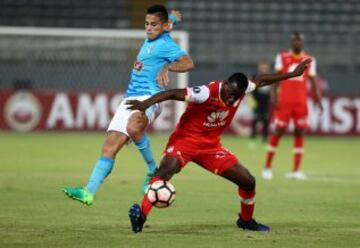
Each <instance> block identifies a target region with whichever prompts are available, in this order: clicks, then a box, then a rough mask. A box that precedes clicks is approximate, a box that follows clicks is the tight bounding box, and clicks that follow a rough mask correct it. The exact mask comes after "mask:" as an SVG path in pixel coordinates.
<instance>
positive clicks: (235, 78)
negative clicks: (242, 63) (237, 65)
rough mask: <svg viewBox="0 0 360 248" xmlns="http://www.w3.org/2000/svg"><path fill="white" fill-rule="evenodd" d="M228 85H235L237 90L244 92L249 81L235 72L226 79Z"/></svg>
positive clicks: (242, 74) (243, 75)
mask: <svg viewBox="0 0 360 248" xmlns="http://www.w3.org/2000/svg"><path fill="white" fill-rule="evenodd" d="M227 81H228V82H230V83H236V84H237V87H238V89H239V90H241V91H244V92H245V90H246V89H247V87H248V85H249V80H248V78H247V76H246V75H245V74H244V73H241V72H236V73H234V74H232V75H231V76H230V77H229V78H228V79H227Z"/></svg>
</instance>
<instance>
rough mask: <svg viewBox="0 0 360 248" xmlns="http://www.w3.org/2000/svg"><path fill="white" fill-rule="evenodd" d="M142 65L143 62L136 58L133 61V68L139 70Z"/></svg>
mask: <svg viewBox="0 0 360 248" xmlns="http://www.w3.org/2000/svg"><path fill="white" fill-rule="evenodd" d="M143 66H144V64H143V63H142V62H140V61H138V60H136V61H135V63H134V70H136V71H141V69H142V68H143Z"/></svg>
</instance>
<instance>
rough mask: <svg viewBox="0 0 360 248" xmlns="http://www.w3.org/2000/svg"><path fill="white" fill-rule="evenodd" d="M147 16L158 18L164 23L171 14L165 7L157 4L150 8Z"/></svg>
mask: <svg viewBox="0 0 360 248" xmlns="http://www.w3.org/2000/svg"><path fill="white" fill-rule="evenodd" d="M146 14H151V15H155V16H158V17H159V18H160V20H161V21H162V22H167V21H168V15H169V14H168V11H167V9H166V8H165V6H164V5H160V4H156V5H153V6H150V7H149V8H148V9H147V11H146Z"/></svg>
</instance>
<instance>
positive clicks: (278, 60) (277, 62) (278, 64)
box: [274, 53, 283, 71]
mask: <svg viewBox="0 0 360 248" xmlns="http://www.w3.org/2000/svg"><path fill="white" fill-rule="evenodd" d="M274 69H275V71H281V70H282V69H283V63H282V59H281V54H280V53H278V54H277V55H276V57H275V67H274Z"/></svg>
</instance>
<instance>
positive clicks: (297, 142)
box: [293, 135, 304, 171]
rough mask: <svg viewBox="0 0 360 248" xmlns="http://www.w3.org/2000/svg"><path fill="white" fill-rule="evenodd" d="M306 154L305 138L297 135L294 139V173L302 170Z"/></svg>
mask: <svg viewBox="0 0 360 248" xmlns="http://www.w3.org/2000/svg"><path fill="white" fill-rule="evenodd" d="M303 153H304V137H303V136H300V135H296V136H295V138H294V168H293V171H298V170H300V166H301V159H302V156H303Z"/></svg>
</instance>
